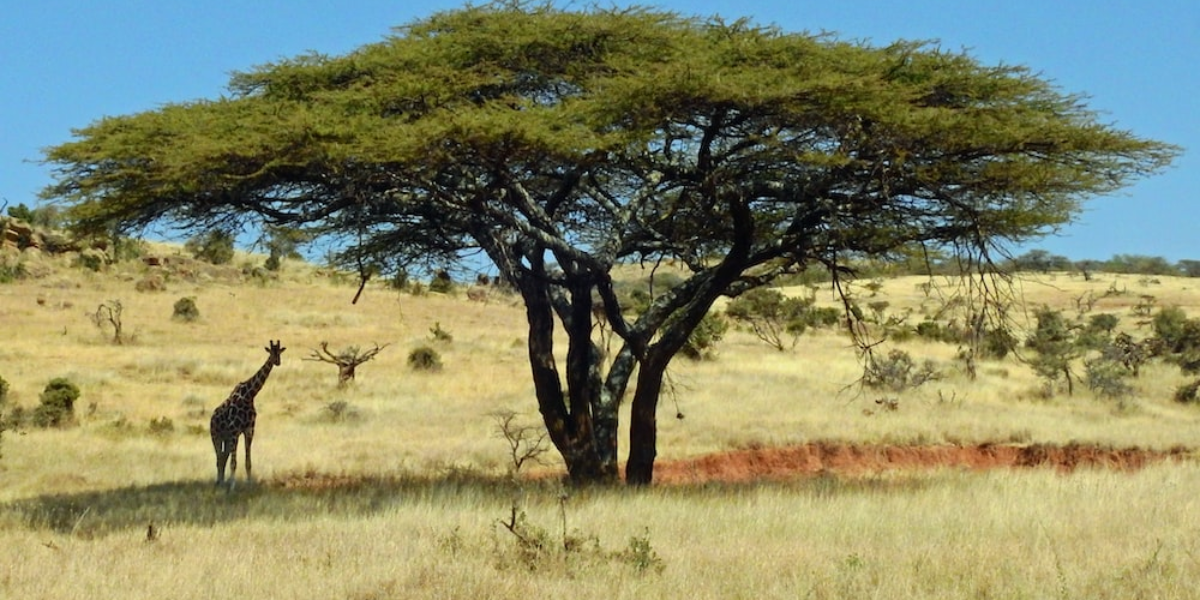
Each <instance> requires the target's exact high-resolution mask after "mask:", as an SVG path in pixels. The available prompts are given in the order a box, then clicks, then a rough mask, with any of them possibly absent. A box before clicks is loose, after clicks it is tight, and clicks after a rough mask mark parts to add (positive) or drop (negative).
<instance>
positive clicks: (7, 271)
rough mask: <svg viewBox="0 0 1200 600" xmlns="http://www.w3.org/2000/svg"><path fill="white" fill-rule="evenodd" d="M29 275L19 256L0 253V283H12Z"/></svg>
mask: <svg viewBox="0 0 1200 600" xmlns="http://www.w3.org/2000/svg"><path fill="white" fill-rule="evenodd" d="M28 276H29V269H28V268H27V267H26V266H25V262H24V261H22V260H20V259H19V258H10V257H9V256H8V255H5V254H0V283H13V282H15V281H17V280H19V279H25V278H26V277H28Z"/></svg>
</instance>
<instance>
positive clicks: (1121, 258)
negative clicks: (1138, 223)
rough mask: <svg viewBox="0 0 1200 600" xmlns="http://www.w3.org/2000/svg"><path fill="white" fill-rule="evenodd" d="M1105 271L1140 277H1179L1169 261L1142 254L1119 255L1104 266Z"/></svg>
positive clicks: (1177, 271)
mask: <svg viewBox="0 0 1200 600" xmlns="http://www.w3.org/2000/svg"><path fill="white" fill-rule="evenodd" d="M1104 270H1105V271H1108V272H1110V273H1131V274H1138V275H1178V274H1179V270H1178V269H1176V268H1175V267H1174V266H1172V265H1171V263H1169V262H1167V259H1165V258H1163V257H1161V256H1143V255H1140V254H1117V255H1115V256H1113V257H1112V258H1110V259H1109V260H1108V262H1106V263H1105V264H1104Z"/></svg>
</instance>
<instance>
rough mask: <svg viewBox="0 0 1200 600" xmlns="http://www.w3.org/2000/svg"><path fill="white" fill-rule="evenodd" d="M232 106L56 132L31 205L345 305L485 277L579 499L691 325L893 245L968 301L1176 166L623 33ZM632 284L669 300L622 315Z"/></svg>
mask: <svg viewBox="0 0 1200 600" xmlns="http://www.w3.org/2000/svg"><path fill="white" fill-rule="evenodd" d="M230 88H231V89H230V93H229V94H228V95H227V96H224V97H222V98H221V99H218V100H212V101H199V102H190V103H184V104H170V105H166V106H163V107H161V108H157V109H155V110H152V111H148V112H143V113H139V114H134V115H127V116H117V117H107V118H104V119H102V120H100V121H97V122H95V123H93V124H92V125H90V126H88V127H84V128H82V129H78V130H76V135H77V136H78V139H77V140H75V141H72V142H69V143H65V144H62V145H60V146H57V147H54V148H51V149H49V150H48V151H47V154H46V157H47V159H48V161H49V162H50V163H51V164H52V165H54V166H55V168H56V170H55V173H54V177H55V183H54V184H53V185H51V186H50V187H49V188H48V189H47V190H46V192H45V195H46V196H48V197H54V198H60V199H63V200H65V201H66V202H67V203H68V204H69V205H71V207H72V211H71V218H72V220H73V222H74V223H75V224H76V226H77V227H78V228H80V229H82V230H85V231H86V230H88V229H92V228H98V227H107V226H111V224H113V223H119V224H120V225H121V226H123V227H126V228H137V227H141V226H146V225H149V224H152V223H160V222H169V223H171V224H172V225H177V226H183V227H189V228H191V229H193V230H199V231H204V230H206V229H210V228H212V227H213V226H226V227H227V226H229V225H231V224H234V223H236V222H238V221H243V220H260V221H266V222H269V223H272V224H278V225H286V226H290V227H299V228H304V229H306V230H307V231H309V232H311V233H312V234H314V235H319V236H324V237H325V238H326V239H327V240H329V241H330V242H331V245H333V246H335V247H338V248H340V249H341V251H340V253H339V254H338V258H339V260H340V261H341V262H342V264H344V265H347V266H352V267H354V268H356V269H359V270H360V273H363V274H364V277H365V276H366V274H369V272H371V270H372V269H374V270H375V271H377V272H394V271H395V270H397V269H408V268H409V267H410V266H413V267H421V268H422V269H423V270H426V271H431V270H432V269H433V268H434V267H439V266H442V265H454V264H459V263H461V262H462V261H463V260H468V259H469V260H473V261H478V260H479V259H478V257H479V256H481V255H482V256H485V257H486V258H487V259H488V260H490V261H491V262H492V263H493V266H494V268H495V272H497V273H499V274H500V276H501V278H502V279H503V280H504V281H505V282H506V283H507V284H508V285H510V286H511V287H512V288H513V289H514V290H515V291H516V293H517V294H519V296H520V298H521V300H522V301H523V303H524V306H525V315H526V318H527V321H528V335H526V336H525V337H526V339H527V340H528V351H529V364H530V370H531V376H532V380H533V388H534V395H535V397H536V398H537V402H538V407H539V414H540V415H541V416H542V418H543V420H544V424H545V426H546V429H547V431H548V433H549V436H550V441H551V442H552V443H553V444H554V446H555V448H556V449H557V450H558V452H559V454H560V455H561V456H562V458H563V461H564V463H565V465H566V467H567V471H568V473H569V474H570V477H571V479H572V480H574V481H576V482H589V481H610V482H611V481H616V480H617V479H618V476H617V466H618V464H619V457H618V443H617V432H618V431H619V428H618V418H619V415H620V414H623V413H621V412H620V411H619V409H620V407H622V406H628V411H629V412H628V414H629V419H630V423H629V455H628V459H627V461H626V481H628V482H629V483H631V484H647V483H650V482H651V480H652V478H653V467H654V460H655V457H656V455H657V439H658V438H657V431H658V430H657V412H658V406H659V398H660V393H661V391H662V390H663V386H664V381H665V377H666V371H667V368H668V366H669V365H670V363H671V361H672V359H673V358H674V357H675V356H676V355H677V354H678V353H679V352H680V351H681V350H682V348H683V347H684V345H685V344H686V343H687V340H688V339H689V337H690V336H691V334H692V332H693V330H694V329H696V328H697V327H698V326H699V325H700V323H701V321H702V320H703V319H704V318H705V316H706V315H708V314H709V311H710V309H711V308H712V306H713V304H714V302H716V301H717V299H718V298H720V297H722V296H738V295H740V294H742V293H745V292H746V291H748V290H750V289H753V288H755V287H759V286H763V285H767V284H770V283H771V282H772V281H774V280H775V279H776V278H778V277H780V276H783V275H788V274H793V273H799V272H802V271H804V270H805V269H806V268H807V267H810V266H812V267H819V268H822V269H825V270H827V271H828V272H830V273H831V275H832V276H834V277H836V278H837V279H838V280H840V279H841V278H845V277H848V276H851V275H852V273H853V264H854V263H855V261H857V260H860V259H863V258H883V257H887V256H890V255H891V254H892V253H893V252H896V251H898V250H901V249H905V248H912V247H914V246H919V245H923V246H925V247H929V248H936V249H939V250H945V251H947V252H948V253H949V254H950V256H951V257H952V258H953V260H951V261H950V264H953V265H957V266H959V267H960V268H966V269H970V270H971V272H973V273H975V274H977V275H981V276H986V275H987V274H988V273H990V272H992V271H993V269H992V262H991V256H992V255H993V252H994V251H995V250H996V248H997V247H999V246H1002V245H1003V244H1004V243H1005V242H1008V241H1013V240H1020V241H1022V242H1025V241H1028V240H1030V239H1032V238H1036V237H1037V236H1040V235H1044V234H1046V233H1049V232H1051V231H1053V230H1054V229H1055V228H1056V227H1057V226H1059V225H1061V224H1063V223H1066V222H1068V221H1070V220H1071V219H1072V218H1073V217H1074V216H1076V215H1077V214H1078V213H1079V211H1080V210H1081V206H1082V203H1083V201H1084V200H1086V199H1088V198H1089V197H1091V196H1094V195H1096V194H1105V193H1111V192H1112V191H1114V190H1116V189H1119V188H1121V187H1123V186H1125V185H1127V184H1128V183H1129V182H1131V181H1132V180H1134V179H1136V178H1138V177H1140V176H1145V175H1148V174H1151V173H1154V172H1157V171H1159V170H1161V169H1163V168H1165V167H1166V166H1167V165H1169V164H1170V163H1171V162H1172V161H1173V159H1174V157H1175V156H1176V155H1177V154H1178V152H1179V150H1178V148H1176V147H1174V146H1170V145H1167V144H1163V143H1159V142H1155V141H1151V140H1144V139H1140V138H1138V137H1135V136H1134V135H1132V134H1131V133H1129V132H1126V131H1122V130H1118V129H1115V128H1113V127H1111V126H1109V125H1106V124H1105V123H1103V122H1101V121H1100V120H1098V119H1097V116H1096V114H1095V113H1094V112H1093V111H1091V110H1089V109H1088V108H1087V107H1086V105H1085V104H1084V102H1083V98H1082V97H1081V96H1078V95H1073V94H1066V93H1063V92H1061V91H1059V90H1058V89H1057V88H1056V87H1055V86H1054V85H1053V84H1051V83H1050V82H1048V81H1046V80H1044V79H1042V78H1040V77H1039V76H1037V75H1036V73H1035V72H1033V71H1031V70H1030V69H1028V68H1025V67H1021V66H1013V65H998V66H996V65H984V64H981V63H980V62H978V61H977V60H976V59H974V58H972V57H971V56H969V55H967V54H965V53H962V52H952V51H947V50H944V49H942V48H939V47H936V46H933V45H931V44H929V43H926V42H907V41H900V42H896V43H892V44H889V45H886V46H881V47H873V46H870V45H867V44H864V43H861V42H858V41H841V40H838V39H836V38H834V37H832V36H829V35H824V34H808V33H788V32H785V31H782V30H780V29H778V28H775V27H759V26H756V25H754V24H752V23H750V22H748V21H746V20H733V21H726V20H723V19H719V18H715V17H714V18H708V19H702V18H691V17H684V16H680V15H678V14H675V13H669V12H662V11H658V10H655V9H648V8H633V9H628V8H612V9H605V8H590V9H586V10H582V11H579V10H567V9H561V8H557V7H555V6H553V5H551V4H549V3H546V4H540V5H529V4H525V3H513V2H498V3H495V4H486V5H482V6H470V7H467V8H463V9H459V10H453V11H448V12H441V13H437V14H435V15H433V16H432V17H429V18H427V19H423V20H420V21H417V22H414V23H410V24H408V25H406V26H404V27H402V28H400V29H398V30H397V32H396V34H395V35H393V36H391V37H389V38H387V39H386V40H384V41H382V42H379V43H375V44H370V45H367V46H364V47H362V48H359V49H357V50H356V51H354V52H352V53H350V54H347V55H345V56H336V57H329V56H320V55H314V54H308V55H304V56H300V57H298V58H293V59H284V60H280V61H278V62H276V63H273V64H268V65H264V66H261V67H258V68H255V69H253V70H252V71H248V72H243V73H238V74H235V75H234V76H233V78H232V80H231V83H230ZM632 261H649V262H651V263H655V262H659V261H672V262H673V263H674V264H676V265H678V267H679V269H680V272H681V274H682V276H683V281H682V282H681V283H680V284H679V285H676V286H674V287H672V288H670V289H669V290H664V291H662V293H660V294H657V295H655V296H654V297H653V300H652V301H651V302H650V303H649V305H648V306H647V308H646V310H643V311H639V312H637V313H636V314H631V313H627V312H626V311H625V310H624V308H625V307H624V306H622V304H621V300H620V298H619V297H618V295H617V294H616V293H615V292H614V289H613V280H614V274H615V273H614V270H615V269H616V267H617V266H619V265H621V264H623V263H629V262H632ZM979 288H980V289H985V290H990V289H994V288H992V287H990V286H979ZM599 315H602V316H603V318H604V319H605V320H606V321H607V322H608V324H609V325H608V326H609V327H611V330H612V332H613V333H614V335H616V336H617V338H618V339H619V344H620V345H619V348H618V350H617V351H616V352H615V353H613V354H610V355H606V354H605V353H604V352H602V351H601V349H600V348H599V347H598V346H597V344H596V342H595V340H594V339H593V332H594V326H595V322H596V319H597V317H598V316H599ZM562 343H565V344H566V346H567V348H566V351H565V352H562V351H560V349H559V348H558V347H557V345H558V344H562ZM560 357H565V362H564V361H563V360H562V359H561V358H560ZM630 386H632V389H633V392H632V397H631V399H630V400H629V401H628V403H627V404H626V403H625V402H624V401H623V398H625V396H626V390H627V389H630Z"/></svg>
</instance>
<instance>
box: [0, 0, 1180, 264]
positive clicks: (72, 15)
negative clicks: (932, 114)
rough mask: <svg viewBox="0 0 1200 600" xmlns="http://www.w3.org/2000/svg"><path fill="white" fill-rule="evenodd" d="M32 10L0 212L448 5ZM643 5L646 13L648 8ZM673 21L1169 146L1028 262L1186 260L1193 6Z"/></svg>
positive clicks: (866, 3)
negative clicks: (966, 90)
mask: <svg viewBox="0 0 1200 600" xmlns="http://www.w3.org/2000/svg"><path fill="white" fill-rule="evenodd" d="M417 4H418V3H408V2H398V1H394V0H393V1H383V0H341V1H339V2H315V1H308V0H291V1H284V0H271V1H266V0H241V1H237V2H235V1H233V0H210V1H209V2H169V1H168V2H164V1H163V0H153V1H151V0H146V1H137V0H106V1H105V2H81V1H78V0H76V1H73V2H69V1H63V0H41V1H39V2H20V3H10V6H6V8H5V11H4V12H5V14H4V17H3V19H0V65H2V66H0V205H2V204H3V203H4V202H5V201H7V202H8V203H9V204H10V205H14V204H18V203H22V202H23V203H25V204H29V205H32V204H34V203H35V202H36V194H37V192H38V191H39V190H40V189H41V188H42V187H44V186H45V185H47V184H49V183H50V176H49V172H48V170H47V169H46V168H45V167H44V166H42V165H39V164H38V161H39V160H40V158H41V149H43V148H46V147H48V146H53V145H56V144H60V143H62V142H65V141H68V140H69V139H70V137H71V129H72V128H76V127H82V126H85V125H87V124H89V123H91V122H92V121H94V120H96V119H98V118H100V117H102V116H105V115H119V114H128V113H134V112H139V111H144V110H151V109H154V108H156V107H158V106H161V105H162V104H165V103H171V102H180V101H187V100H194V99H198V98H213V97H216V96H219V95H221V94H222V93H223V92H224V91H225V83H226V82H227V80H228V75H229V73H231V72H232V71H236V70H245V69H248V68H250V67H252V66H254V65H258V64H262V63H266V62H270V61H273V60H276V59H279V58H283V57H289V56H294V55H297V54H300V53H303V52H306V51H309V50H314V51H318V52H322V53H326V54H342V53H345V52H348V51H350V50H353V49H354V48H356V47H358V46H360V45H363V44H367V43H371V42H375V41H378V40H379V39H381V38H382V37H383V36H385V35H387V33H388V32H389V30H390V28H391V27H392V26H395V25H401V24H404V23H408V22H410V21H412V20H414V19H417V18H420V17H424V16H426V15H428V14H430V13H432V12H434V11H436V10H444V9H451V8H456V7H459V6H462V3H461V2H457V1H456V2H450V1H443V0H433V1H431V2H426V3H420V5H419V6H418V5H417ZM647 4H648V5H649V3H647ZM652 5H653V6H657V7H660V8H665V9H670V10H676V11H678V12H681V13H685V14H696V15H704V16H707V15H721V16H722V17H725V18H727V19H733V18H738V17H749V18H751V19H752V20H754V21H756V22H758V23H761V24H775V25H778V26H780V27H782V28H783V29H786V30H789V31H800V30H808V31H822V30H824V31H831V32H836V33H837V34H838V35H839V36H840V37H842V38H847V39H865V40H870V41H872V42H874V43H877V44H886V43H889V42H892V41H895V40H897V39H909V40H912V39H921V40H939V41H940V43H941V45H942V46H943V47H946V48H949V49H955V50H958V49H963V48H965V49H968V50H969V51H970V52H971V53H972V54H973V55H974V56H976V57H977V58H979V59H980V60H981V61H983V62H985V63H989V64H996V63H1006V64H1021V65H1026V66H1029V67H1030V68H1032V69H1033V70H1034V71H1036V72H1039V73H1041V74H1042V75H1043V76H1044V77H1046V78H1048V79H1051V80H1053V81H1055V82H1056V83H1057V84H1058V85H1059V86H1060V88H1061V89H1062V90H1064V91H1067V92H1079V93H1086V94H1088V95H1089V96H1090V97H1091V99H1090V101H1089V104H1090V106H1091V107H1092V108H1094V109H1096V110H1098V111H1100V112H1101V113H1102V115H1103V120H1104V121H1105V122H1107V123H1110V124H1113V125H1115V126H1116V127H1118V128H1120V129H1127V130H1130V131H1133V132H1134V133H1136V134H1137V135H1139V136H1142V137H1148V138H1152V139H1157V140H1162V141H1166V142H1170V143H1173V144H1177V145H1180V146H1183V147H1184V149H1185V154H1184V155H1183V156H1182V157H1181V158H1180V159H1179V160H1178V161H1177V162H1176V165H1175V166H1174V167H1173V168H1172V169H1171V170H1169V171H1167V172H1166V173H1164V174H1161V175H1158V176H1156V177H1153V178H1150V179H1146V180H1142V181H1140V182H1138V183H1137V184H1136V185H1134V186H1132V187H1130V188H1127V189H1125V190H1123V191H1122V192H1121V193H1119V194H1117V195H1116V196H1113V197H1106V198H1096V199H1094V200H1093V201H1091V202H1089V203H1088V205H1087V210H1086V212H1084V213H1083V214H1082V215H1081V217H1080V219H1079V222H1078V223H1075V224H1072V225H1071V226H1069V227H1067V228H1066V229H1065V230H1064V231H1063V232H1062V234H1061V235H1060V236H1057V237H1052V238H1047V239H1045V240H1041V241H1039V242H1036V243H1034V244H1032V245H1031V246H1030V247H1038V248H1045V249H1047V250H1050V251H1051V252H1055V253H1058V254H1064V255H1066V256H1069V257H1071V258H1074V259H1082V258H1098V259H1104V258H1109V257H1111V256H1112V255H1114V254H1118V253H1120V254H1146V255H1152V256H1164V257H1166V258H1168V259H1170V260H1178V259H1182V258H1195V259H1200V235H1198V234H1200V230H1198V227H1197V221H1200V205H1198V204H1197V202H1196V201H1197V200H1200V197H1198V195H1197V194H1198V190H1200V158H1198V156H1200V154H1198V153H1200V2H1196V1H1195V0H1141V1H1135V0H1128V1H1126V0H1055V1H1046V0H995V1H993V0H914V1H912V2H899V1H897V0H859V1H855V0H824V1H821V2H812V1H807V0H766V1H743V2H734V1H729V0H690V1H686V2H685V1H682V0H670V1H665V2H661V3H656V4H652Z"/></svg>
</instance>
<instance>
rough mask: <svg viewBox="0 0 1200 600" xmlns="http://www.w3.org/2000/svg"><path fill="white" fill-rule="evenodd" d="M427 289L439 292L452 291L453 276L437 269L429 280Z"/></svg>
mask: <svg viewBox="0 0 1200 600" xmlns="http://www.w3.org/2000/svg"><path fill="white" fill-rule="evenodd" d="M429 291H431V292H436V293H439V294H449V293H451V292H453V291H454V278H452V277H450V273H448V272H446V271H438V272H437V273H436V274H434V276H433V279H430V280H429Z"/></svg>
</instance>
